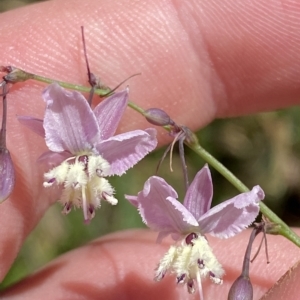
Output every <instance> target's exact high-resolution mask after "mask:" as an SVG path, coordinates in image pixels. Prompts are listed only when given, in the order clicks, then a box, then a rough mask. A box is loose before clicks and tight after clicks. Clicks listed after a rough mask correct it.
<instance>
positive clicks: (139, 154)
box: [19, 84, 157, 222]
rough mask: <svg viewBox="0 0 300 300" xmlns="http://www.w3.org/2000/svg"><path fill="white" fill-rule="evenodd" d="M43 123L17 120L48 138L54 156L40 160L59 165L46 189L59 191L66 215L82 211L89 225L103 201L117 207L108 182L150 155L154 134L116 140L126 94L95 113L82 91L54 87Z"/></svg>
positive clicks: (121, 136)
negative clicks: (110, 178)
mask: <svg viewBox="0 0 300 300" xmlns="http://www.w3.org/2000/svg"><path fill="white" fill-rule="evenodd" d="M43 98H44V100H45V102H46V111H45V117H44V120H39V119H36V118H32V117H25V116H23V117H19V121H20V122H21V123H22V124H24V125H26V126H27V127H29V128H30V129H32V130H33V131H34V132H36V133H38V134H40V135H42V136H44V137H45V140H46V144H47V146H48V148H49V150H50V151H48V152H46V153H44V154H42V156H41V157H40V160H42V161H45V160H46V161H50V162H52V163H54V164H55V165H56V166H55V167H54V168H52V169H51V170H49V171H48V172H47V173H45V174H44V179H45V181H44V186H45V187H51V186H53V185H58V186H61V187H62V188H63V189H62V193H61V196H60V202H61V203H62V204H63V206H64V209H63V213H66V214H67V213H69V212H70V210H71V208H72V206H75V207H82V209H83V214H84V220H85V221H86V222H88V221H89V220H91V219H92V218H93V216H94V214H95V209H96V208H98V207H100V203H101V200H106V201H108V202H109V203H111V204H112V205H115V204H117V199H115V197H114V189H113V187H112V186H111V185H110V184H109V182H108V180H107V179H106V178H105V177H107V176H111V175H122V174H123V173H125V172H126V170H128V169H129V168H131V167H132V166H133V165H135V164H136V163H137V162H138V161H140V160H141V159H142V158H143V157H144V156H145V155H147V154H148V153H149V152H150V151H152V150H153V149H154V148H155V147H156V145H157V140H156V130H155V129H152V128H150V129H146V130H135V131H130V132H127V133H123V134H119V135H116V136H113V135H114V133H115V131H116V129H117V126H118V124H119V121H120V119H121V117H122V115H123V113H124V111H125V109H126V106H127V103H128V90H127V89H126V90H124V91H121V92H118V93H115V94H114V95H112V96H110V97H108V98H106V99H105V100H104V101H102V102H101V103H100V104H98V105H97V106H96V107H95V109H94V110H92V109H91V107H90V106H89V104H88V102H87V101H86V99H85V98H84V97H83V96H82V95H81V94H80V93H78V92H69V91H67V90H65V89H63V88H62V87H60V86H59V85H58V84H51V85H50V86H48V87H47V88H46V89H45V91H44V92H43Z"/></svg>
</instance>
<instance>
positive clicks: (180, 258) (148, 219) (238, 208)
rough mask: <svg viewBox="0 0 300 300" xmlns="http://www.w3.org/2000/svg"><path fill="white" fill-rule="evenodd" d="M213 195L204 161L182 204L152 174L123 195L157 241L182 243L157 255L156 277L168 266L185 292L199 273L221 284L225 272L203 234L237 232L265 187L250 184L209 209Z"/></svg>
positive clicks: (249, 219)
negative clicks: (132, 192)
mask: <svg viewBox="0 0 300 300" xmlns="http://www.w3.org/2000/svg"><path fill="white" fill-rule="evenodd" d="M212 196H213V186H212V179H211V174H210V171H209V168H208V166H207V165H206V166H204V167H203V168H202V169H201V170H200V171H199V172H198V173H197V175H196V176H195V178H194V180H193V182H192V183H191V185H190V187H189V188H188V190H187V193H186V196H185V199H184V202H183V204H181V203H180V202H179V201H178V200H177V197H178V196H177V193H176V191H175V190H174V189H173V188H172V187H171V186H170V185H168V184H167V183H166V182H165V180H164V179H162V178H160V177H157V176H152V177H150V178H149V179H148V180H147V181H146V183H145V185H144V189H143V190H142V191H141V192H139V193H138V195H137V196H128V195H127V196H126V199H127V200H129V201H130V203H131V204H133V205H134V206H136V207H137V208H138V210H139V213H140V215H141V217H142V219H143V221H144V223H146V224H147V225H148V226H149V227H150V228H151V229H153V230H156V231H159V235H158V238H157V240H158V241H159V242H160V241H161V240H162V239H163V238H164V237H166V236H167V235H169V234H171V236H172V238H173V239H174V240H175V241H177V242H179V241H180V242H181V243H180V246H171V248H170V249H169V251H168V252H167V253H166V254H165V256H164V257H163V258H162V259H161V261H160V263H159V265H158V268H157V269H156V274H155V279H156V280H161V279H162V278H163V277H164V276H165V274H166V272H167V271H168V270H169V271H171V273H175V274H176V277H177V282H178V283H185V284H187V288H188V291H189V292H190V293H193V292H194V291H195V281H197V282H198V285H200V283H201V281H200V278H201V277H206V276H207V275H209V276H210V278H211V279H212V280H213V281H214V282H215V283H222V280H221V277H222V275H223V273H224V271H223V269H222V267H221V265H220V264H219V262H218V261H217V259H216V258H215V256H214V255H213V253H212V251H211V248H210V246H209V244H208V242H207V240H206V238H205V237H204V234H207V233H209V234H211V235H213V236H216V237H219V238H228V237H231V236H234V235H235V234H237V233H239V232H241V231H242V230H243V229H245V228H246V227H247V226H249V225H250V224H251V223H252V222H253V221H254V220H255V218H256V216H257V215H258V213H259V201H261V200H262V199H263V198H264V192H263V190H262V189H261V188H260V187H259V186H255V187H254V188H253V189H252V190H251V191H250V192H247V193H242V194H239V195H237V196H236V197H234V198H232V199H230V200H227V201H224V202H222V203H221V204H219V205H217V206H215V207H213V208H211V209H210V206H211V201H212ZM200 290H201V289H199V291H200ZM202 298H203V297H202Z"/></svg>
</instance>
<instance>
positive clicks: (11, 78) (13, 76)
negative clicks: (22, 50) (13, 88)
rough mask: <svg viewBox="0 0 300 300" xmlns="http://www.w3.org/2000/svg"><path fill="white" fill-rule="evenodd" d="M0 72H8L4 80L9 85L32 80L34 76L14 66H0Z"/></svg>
mask: <svg viewBox="0 0 300 300" xmlns="http://www.w3.org/2000/svg"><path fill="white" fill-rule="evenodd" d="M0 72H7V74H6V75H5V76H4V77H3V79H4V80H5V81H6V82H9V83H16V82H20V81H26V80H28V79H31V78H32V74H30V73H27V72H25V71H23V70H21V69H18V68H15V67H12V66H6V67H4V66H0Z"/></svg>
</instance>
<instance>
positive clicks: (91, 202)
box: [43, 155, 118, 221]
mask: <svg viewBox="0 0 300 300" xmlns="http://www.w3.org/2000/svg"><path fill="white" fill-rule="evenodd" d="M109 171H110V165H109V163H108V162H107V161H106V160H105V159H104V158H103V157H102V156H100V155H81V156H76V157H72V158H68V159H67V160H65V161H64V162H62V163H61V164H60V165H59V166H57V167H55V168H53V169H52V170H50V171H49V172H47V173H45V174H44V178H45V182H44V184H43V185H44V187H50V186H53V185H54V184H56V185H59V186H60V185H61V186H62V187H63V191H62V194H61V197H60V200H59V201H60V202H61V203H62V204H63V205H64V210H63V213H66V214H67V213H69V212H70V210H71V208H72V206H75V207H82V208H83V212H84V217H85V220H86V221H88V220H90V219H92V218H93V216H94V210H95V209H96V208H98V207H100V204H101V200H106V201H108V202H109V203H110V204H112V205H115V204H117V203H118V200H117V199H116V198H114V196H113V194H114V189H113V188H112V186H111V185H110V183H109V182H108V180H107V179H105V178H103V177H104V176H107V175H109Z"/></svg>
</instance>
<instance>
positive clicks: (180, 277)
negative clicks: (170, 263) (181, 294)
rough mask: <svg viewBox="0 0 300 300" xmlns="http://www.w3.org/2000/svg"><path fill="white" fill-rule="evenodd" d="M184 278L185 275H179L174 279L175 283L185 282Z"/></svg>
mask: <svg viewBox="0 0 300 300" xmlns="http://www.w3.org/2000/svg"><path fill="white" fill-rule="evenodd" d="M185 277H186V275H185V274H181V275H180V276H178V277H177V278H176V280H177V283H183V282H184V280H185Z"/></svg>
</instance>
